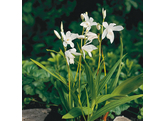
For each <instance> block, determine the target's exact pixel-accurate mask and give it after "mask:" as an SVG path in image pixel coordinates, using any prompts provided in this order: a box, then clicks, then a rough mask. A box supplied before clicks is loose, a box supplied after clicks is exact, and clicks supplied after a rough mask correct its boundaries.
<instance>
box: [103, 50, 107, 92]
mask: <svg viewBox="0 0 164 121" xmlns="http://www.w3.org/2000/svg"><path fill="white" fill-rule="evenodd" d="M102 59H103V64H104V75H105V76H106V67H105V58H104V54H103V50H102ZM105 94H107V84H105Z"/></svg>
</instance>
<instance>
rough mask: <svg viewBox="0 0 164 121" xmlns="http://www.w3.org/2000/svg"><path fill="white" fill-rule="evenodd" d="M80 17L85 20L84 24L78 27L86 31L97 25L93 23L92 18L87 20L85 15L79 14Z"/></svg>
mask: <svg viewBox="0 0 164 121" xmlns="http://www.w3.org/2000/svg"><path fill="white" fill-rule="evenodd" d="M81 15H82V16H83V17H84V18H85V22H82V23H81V24H80V26H83V27H84V28H86V29H87V31H89V30H90V29H91V26H93V25H97V23H96V22H93V18H92V17H90V18H89V17H88V15H87V14H86V13H84V14H81Z"/></svg>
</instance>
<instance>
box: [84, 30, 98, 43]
mask: <svg viewBox="0 0 164 121" xmlns="http://www.w3.org/2000/svg"><path fill="white" fill-rule="evenodd" d="M86 36H87V37H88V40H90V42H89V43H91V42H92V40H93V39H96V38H98V36H97V34H95V33H93V32H88V33H87V34H86ZM89 43H88V44H89Z"/></svg>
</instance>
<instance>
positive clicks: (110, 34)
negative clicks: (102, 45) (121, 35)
mask: <svg viewBox="0 0 164 121" xmlns="http://www.w3.org/2000/svg"><path fill="white" fill-rule="evenodd" d="M115 25H116V24H115V23H110V24H109V25H108V23H107V22H103V26H104V27H105V30H104V31H103V34H102V39H104V38H105V36H106V37H107V38H108V39H110V42H111V43H113V41H114V33H113V31H121V30H123V29H124V28H123V27H122V26H115Z"/></svg>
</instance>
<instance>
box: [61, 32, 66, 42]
mask: <svg viewBox="0 0 164 121" xmlns="http://www.w3.org/2000/svg"><path fill="white" fill-rule="evenodd" d="M60 33H61V35H62V37H63V39H64V40H65V39H66V36H65V34H64V32H60Z"/></svg>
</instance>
